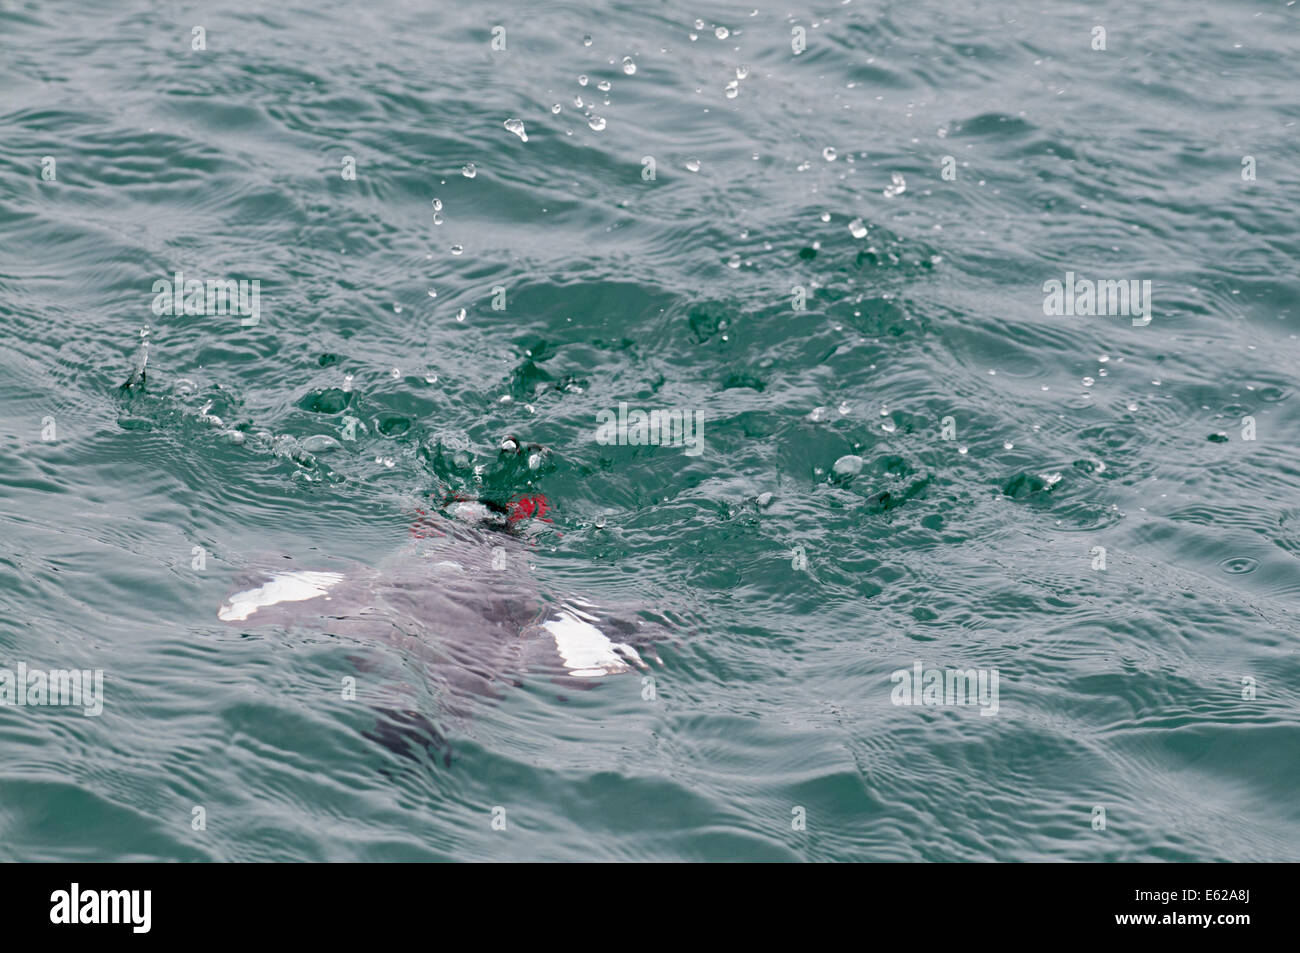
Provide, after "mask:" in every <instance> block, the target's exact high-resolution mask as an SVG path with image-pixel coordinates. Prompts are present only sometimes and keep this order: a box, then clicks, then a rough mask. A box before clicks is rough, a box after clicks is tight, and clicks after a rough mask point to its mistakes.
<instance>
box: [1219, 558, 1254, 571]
mask: <svg viewBox="0 0 1300 953" xmlns="http://www.w3.org/2000/svg"><path fill="white" fill-rule="evenodd" d="M1219 565H1220V566H1222V567H1223V571H1224V572H1227V573H1232V574H1233V575H1240V574H1242V573H1248V572H1254V571H1255V569H1256V567H1258V566H1259V560H1258V559H1252V558H1251V557H1249V556H1234V557H1232V558H1231V559H1225V560H1223V562H1221V563H1219Z"/></svg>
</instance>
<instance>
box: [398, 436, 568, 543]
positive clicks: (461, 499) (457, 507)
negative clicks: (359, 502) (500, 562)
mask: <svg viewBox="0 0 1300 953" xmlns="http://www.w3.org/2000/svg"><path fill="white" fill-rule="evenodd" d="M548 455H549V451H547V449H546V448H545V447H543V446H542V445H541V444H536V443H531V444H525V443H523V442H522V441H520V440H519V439H518V438H516V437H514V436H508V437H506V438H505V439H504V440H502V441H501V446H500V452H499V453H498V456H497V461H496V464H495V466H493V467H492V468H491V471H490V472H489V473H487V474H486V475H484V476H483V478H482V479H481V483H482V487H481V488H480V489H479V491H478V492H473V491H470V492H466V491H451V490H447V491H444V492H442V493H436V492H435V493H432V494H430V496H431V497H432V498H433V499H435V500H438V501H439V502H437V503H436V504H435V512H437V513H440V514H441V515H442V516H444V517H447V518H450V519H454V520H457V521H459V522H462V523H473V524H476V525H479V526H482V527H484V528H486V529H493V530H500V531H502V532H511V533H514V532H521V531H524V530H525V529H527V528H529V527H533V526H535V525H536V524H535V523H534V522H533V521H534V520H536V521H540V522H543V523H550V522H551V517H550V516H549V515H548V514H549V513H550V511H551V504H550V501H549V500H548V499H547V498H546V496H545V495H544V494H542V493H537V492H526V491H524V488H527V487H528V485H529V484H531V482H532V479H531V478H532V477H533V476H535V475H536V474H537V472H538V471H540V470H541V469H542V467H543V465H544V463H545V461H546V459H547V457H548ZM415 512H416V514H417V519H416V521H415V523H414V524H413V525H412V527H411V535H412V536H413V537H416V538H425V537H428V536H434V535H441V533H440V532H439V531H438V530H437V528H436V522H437V520H436V518H435V517H434V516H433V514H432V513H430V512H429V511H427V510H424V509H420V508H418V507H417V508H416V511H415Z"/></svg>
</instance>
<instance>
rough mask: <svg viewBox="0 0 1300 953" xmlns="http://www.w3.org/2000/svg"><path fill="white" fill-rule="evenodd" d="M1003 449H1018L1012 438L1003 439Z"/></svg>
mask: <svg viewBox="0 0 1300 953" xmlns="http://www.w3.org/2000/svg"><path fill="white" fill-rule="evenodd" d="M1002 449H1003V450H1014V449H1016V445H1015V444H1014V443H1012V442H1011V441H1010V440H1005V441H1003V443H1002Z"/></svg>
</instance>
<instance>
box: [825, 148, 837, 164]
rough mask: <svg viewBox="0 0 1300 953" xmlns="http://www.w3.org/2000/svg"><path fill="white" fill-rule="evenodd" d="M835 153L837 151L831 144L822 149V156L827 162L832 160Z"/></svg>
mask: <svg viewBox="0 0 1300 953" xmlns="http://www.w3.org/2000/svg"><path fill="white" fill-rule="evenodd" d="M837 155H838V153H837V152H836V151H835V150H834V149H833V148H832V147H831V146H827V147H826V148H825V149H823V150H822V158H823V159H825V160H826V161H827V162H834V161H835V158H836V156H837Z"/></svg>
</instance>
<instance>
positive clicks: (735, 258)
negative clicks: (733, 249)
mask: <svg viewBox="0 0 1300 953" xmlns="http://www.w3.org/2000/svg"><path fill="white" fill-rule="evenodd" d="M727 267H728V268H739V267H740V256H739V255H732V256H731V257H730V258H729V259H727Z"/></svg>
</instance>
